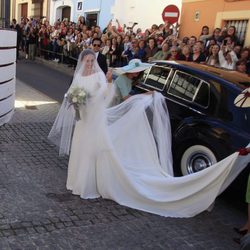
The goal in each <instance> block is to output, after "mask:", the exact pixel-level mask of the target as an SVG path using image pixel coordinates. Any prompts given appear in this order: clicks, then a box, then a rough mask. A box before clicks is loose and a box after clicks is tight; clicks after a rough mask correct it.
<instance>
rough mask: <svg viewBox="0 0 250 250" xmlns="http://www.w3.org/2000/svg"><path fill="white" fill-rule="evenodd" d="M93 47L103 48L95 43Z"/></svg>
mask: <svg viewBox="0 0 250 250" xmlns="http://www.w3.org/2000/svg"><path fill="white" fill-rule="evenodd" d="M93 46H94V47H101V44H97V43H94V44H93Z"/></svg>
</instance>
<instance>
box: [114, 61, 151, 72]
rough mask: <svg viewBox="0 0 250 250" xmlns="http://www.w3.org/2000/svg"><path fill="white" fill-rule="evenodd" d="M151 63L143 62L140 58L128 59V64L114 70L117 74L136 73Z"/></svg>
mask: <svg viewBox="0 0 250 250" xmlns="http://www.w3.org/2000/svg"><path fill="white" fill-rule="evenodd" d="M151 66H153V64H150V63H143V62H142V61H141V60H140V59H132V60H131V61H129V63H128V65H126V66H124V67H120V68H116V69H115V70H116V71H117V73H119V74H125V73H137V72H141V71H144V70H145V69H148V68H150V67H151Z"/></svg>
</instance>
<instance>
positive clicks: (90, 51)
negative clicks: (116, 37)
mask: <svg viewBox="0 0 250 250" xmlns="http://www.w3.org/2000/svg"><path fill="white" fill-rule="evenodd" d="M87 55H93V56H95V52H94V51H93V50H91V49H85V50H83V51H82V53H81V54H80V60H81V61H82V60H83V58H84V57H85V56H87Z"/></svg>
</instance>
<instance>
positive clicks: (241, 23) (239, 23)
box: [225, 20, 248, 45]
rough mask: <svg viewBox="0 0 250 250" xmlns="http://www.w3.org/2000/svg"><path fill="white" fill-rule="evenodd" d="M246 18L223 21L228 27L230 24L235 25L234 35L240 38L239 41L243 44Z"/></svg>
mask: <svg viewBox="0 0 250 250" xmlns="http://www.w3.org/2000/svg"><path fill="white" fill-rule="evenodd" d="M247 25H248V20H227V21H225V26H226V27H227V28H229V27H230V26H235V28H236V35H237V37H238V38H239V40H240V43H241V44H243V45H244V41H245V37H246V32H247Z"/></svg>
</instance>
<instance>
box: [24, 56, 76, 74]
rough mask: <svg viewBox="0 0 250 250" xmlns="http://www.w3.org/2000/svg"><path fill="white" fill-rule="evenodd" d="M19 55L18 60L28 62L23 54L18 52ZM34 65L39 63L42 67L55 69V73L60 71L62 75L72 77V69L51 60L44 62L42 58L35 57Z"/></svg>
mask: <svg viewBox="0 0 250 250" xmlns="http://www.w3.org/2000/svg"><path fill="white" fill-rule="evenodd" d="M19 55H20V59H21V60H25V61H30V62H31V60H29V59H25V53H23V52H21V51H20V52H19ZM34 63H40V64H44V65H47V66H48V67H50V68H52V69H55V70H57V71H60V72H62V73H65V74H67V75H69V76H73V75H74V71H75V70H74V69H73V68H72V67H68V65H67V64H63V63H57V62H54V61H52V60H45V59H44V58H42V57H38V56H36V58H35V60H34Z"/></svg>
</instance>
